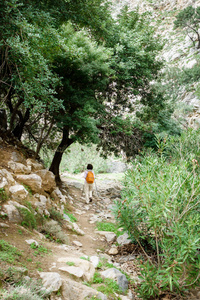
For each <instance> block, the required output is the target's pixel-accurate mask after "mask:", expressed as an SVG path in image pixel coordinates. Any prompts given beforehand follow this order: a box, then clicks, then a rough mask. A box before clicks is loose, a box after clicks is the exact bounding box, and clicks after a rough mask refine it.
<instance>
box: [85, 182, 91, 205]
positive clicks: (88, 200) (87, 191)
mask: <svg viewBox="0 0 200 300" xmlns="http://www.w3.org/2000/svg"><path fill="white" fill-rule="evenodd" d="M84 191H85V201H86V203H89V202H90V199H89V184H88V183H87V182H85V183H84Z"/></svg>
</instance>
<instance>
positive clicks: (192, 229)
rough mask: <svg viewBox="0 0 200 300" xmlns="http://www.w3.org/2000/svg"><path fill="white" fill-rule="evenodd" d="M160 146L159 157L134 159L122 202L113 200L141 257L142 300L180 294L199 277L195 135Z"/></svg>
mask: <svg viewBox="0 0 200 300" xmlns="http://www.w3.org/2000/svg"><path fill="white" fill-rule="evenodd" d="M192 138H196V139H195V141H194V140H193V139H192ZM163 142H164V146H163ZM192 144H195V145H194V149H193V148H192ZM160 146H161V148H160V149H158V155H157V154H149V155H144V156H143V158H141V157H140V158H138V159H137V160H136V161H135V163H134V164H133V167H132V169H130V170H129V171H128V172H127V175H126V180H125V187H124V191H123V201H117V202H116V206H117V209H116V217H117V219H118V221H120V222H121V224H123V227H124V228H125V229H126V230H127V231H128V233H129V235H130V237H131V238H132V240H133V241H134V242H137V243H138V244H139V246H140V248H141V251H142V253H143V254H144V257H145V259H146V262H144V263H143V264H142V265H141V273H142V276H141V278H142V283H141V286H140V289H139V293H140V295H141V296H142V297H143V299H146V298H147V299H148V297H149V298H150V297H151V296H153V297H155V296H156V295H158V294H160V293H161V292H164V291H167V290H168V291H169V290H170V291H175V292H179V291H183V290H184V289H187V288H189V287H191V286H193V285H195V284H197V283H198V282H199V279H200V268H199V266H200V259H199V257H198V249H199V244H200V242H199V241H200V239H199V234H200V228H199V222H200V216H199V214H198V213H197V212H198V211H199V209H200V182H199V158H200V151H199V149H200V147H199V135H198V133H197V132H193V131H189V132H188V133H183V134H182V136H181V138H179V139H177V138H176V139H175V138H174V139H173V141H171V142H170V141H167V140H165V141H164V140H163V141H162V142H160ZM149 251H151V252H154V253H155V254H156V257H157V260H156V262H155V261H152V260H151V259H150V256H149V255H148V253H149Z"/></svg>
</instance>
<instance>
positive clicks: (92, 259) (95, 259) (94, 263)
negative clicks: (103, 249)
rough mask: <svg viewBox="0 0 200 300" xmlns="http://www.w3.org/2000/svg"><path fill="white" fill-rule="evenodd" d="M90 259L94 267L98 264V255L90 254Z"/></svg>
mask: <svg viewBox="0 0 200 300" xmlns="http://www.w3.org/2000/svg"><path fill="white" fill-rule="evenodd" d="M90 261H91V263H92V264H93V266H94V267H95V268H96V267H97V266H98V264H99V257H98V256H95V255H93V256H90Z"/></svg>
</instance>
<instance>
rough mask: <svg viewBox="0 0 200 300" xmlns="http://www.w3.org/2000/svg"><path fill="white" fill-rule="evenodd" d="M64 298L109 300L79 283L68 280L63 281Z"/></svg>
mask: <svg viewBox="0 0 200 300" xmlns="http://www.w3.org/2000/svg"><path fill="white" fill-rule="evenodd" d="M62 296H63V299H65V300H85V299H91V298H92V297H93V298H95V299H101V300H107V297H106V295H104V294H103V293H101V292H98V291H96V290H94V289H92V288H91V287H88V286H86V285H84V284H81V283H79V282H76V281H73V280H71V279H67V280H66V281H63V285H62Z"/></svg>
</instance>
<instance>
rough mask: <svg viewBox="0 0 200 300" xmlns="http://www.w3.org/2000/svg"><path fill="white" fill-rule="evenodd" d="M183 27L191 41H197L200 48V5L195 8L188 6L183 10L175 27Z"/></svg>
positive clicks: (175, 22) (177, 18) (177, 17)
mask: <svg viewBox="0 0 200 300" xmlns="http://www.w3.org/2000/svg"><path fill="white" fill-rule="evenodd" d="M178 27H180V28H182V29H184V30H185V31H186V33H187V35H188V36H189V38H190V39H191V41H192V42H193V43H194V44H195V42H196V41H197V48H198V49H199V48H200V34H199V28H200V7H197V8H194V7H192V6H188V7H186V8H184V9H183V10H181V11H180V12H179V14H178V15H177V16H176V20H175V21H174V28H175V29H176V28H178Z"/></svg>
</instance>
